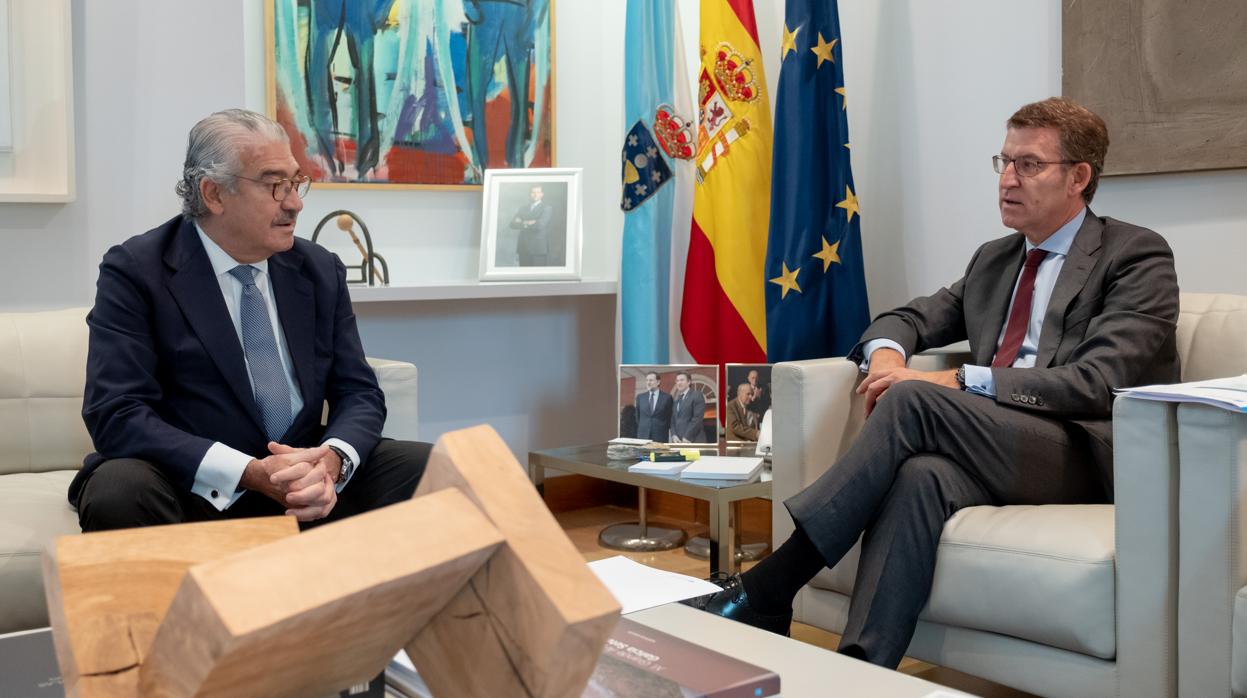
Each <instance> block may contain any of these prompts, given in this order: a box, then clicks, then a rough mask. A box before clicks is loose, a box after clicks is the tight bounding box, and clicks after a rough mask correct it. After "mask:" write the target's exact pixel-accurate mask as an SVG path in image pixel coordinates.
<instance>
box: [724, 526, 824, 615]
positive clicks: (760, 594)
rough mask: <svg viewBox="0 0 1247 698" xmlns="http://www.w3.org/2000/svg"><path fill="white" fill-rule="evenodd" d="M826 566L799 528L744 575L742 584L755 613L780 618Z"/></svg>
mask: <svg viewBox="0 0 1247 698" xmlns="http://www.w3.org/2000/svg"><path fill="white" fill-rule="evenodd" d="M826 566H827V563H826V562H825V561H824V560H823V556H822V555H821V554H820V553H819V552H818V548H815V547H814V543H813V542H812V541H811V540H810V539H809V537H808V536H806V535H805V531H802V530H801V529H800V528H797V530H796V531H794V532H793V534H792V536H790V537H789V538H788V540H786V541H784V544H783V545H781V546H779V547H778V548H776V550H775V552H773V553H771V554H770V555H768V556H766V557H765V558H763V559H762V561H761V562H759V563H758V564H757V565H755V566H754V567H753V568H752V569H750V570H749V571H748V572H745V573H744V574H742V575H741V576H740V581H741V584H743V585H744V587H745V593H746V594H748V595H749V605H750V606H752V607H753V609H754V610H755V611H758V612H759V613H765V614H767V615H779V614H782V613H787V612H789V611H791V610H792V601H793V599H795V598H796V597H797V592H798V591H801V587H803V586H805V585H806V583H807V582H809V581H810V580H811V579H813V578H814V575H816V574H818V572H819V570H821V569H823V568H824V567H826Z"/></svg>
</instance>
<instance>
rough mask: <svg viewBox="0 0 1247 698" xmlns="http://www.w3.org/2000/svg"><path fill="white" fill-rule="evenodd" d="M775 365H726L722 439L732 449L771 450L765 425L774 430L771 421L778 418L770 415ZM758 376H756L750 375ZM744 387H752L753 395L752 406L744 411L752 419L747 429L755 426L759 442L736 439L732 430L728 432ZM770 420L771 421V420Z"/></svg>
mask: <svg viewBox="0 0 1247 698" xmlns="http://www.w3.org/2000/svg"><path fill="white" fill-rule="evenodd" d="M774 367H775V364H767V363H752V364H736V363H728V364H723V388H724V391H723V396H724V399H723V408H722V411H723V415H724V421H723V439H724V442H725V443H727V444H728V445H729V446H743V445H747V444H759V445H760V446H761V445H765V447H766V448H767V449H769V448H770V439H769V437H768V438H765V439H764V438H763V435H762V432H763V431H764V429H763V425H764V424H767V426H768V428H769V427H771V426H773V425H771V424H770V423H769V420H773V419H774V417H775V415H774V413H773V412H772V411H771V409H770V408H771V400H772V399H773V398H772V395H771V371H772V370H773V369H774ZM751 374H756V375H751ZM742 384H749V385H752V386H753V390H752V391H750V395H749V402H748V403H747V406H746V407H745V411H746V412H747V413H748V414H749V415H750V417H751V418H752V422H751V423H749V424H748V426H752V427H753V428H754V429H756V430H757V431H758V432H759V435H758V437H757V438H753V439H748V438H733V434H734V432H733V430H732V429H731V428H729V425H728V424H727V419H728V418H729V417H732V416H733V409H734V406H733V405H732V404H731V403H732V402H733V401H735V400H737V399H739V397H740V396H739V395H737V391H738V389H739V387H740V386H741V385H742ZM768 416H769V420H768Z"/></svg>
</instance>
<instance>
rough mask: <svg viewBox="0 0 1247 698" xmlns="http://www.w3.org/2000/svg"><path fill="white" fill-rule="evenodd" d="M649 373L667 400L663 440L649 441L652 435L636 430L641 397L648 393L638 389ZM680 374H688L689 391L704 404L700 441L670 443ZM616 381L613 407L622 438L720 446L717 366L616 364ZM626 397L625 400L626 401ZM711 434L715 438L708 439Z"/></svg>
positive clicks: (681, 444)
mask: <svg viewBox="0 0 1247 698" xmlns="http://www.w3.org/2000/svg"><path fill="white" fill-rule="evenodd" d="M649 373H654V374H656V375H657V376H658V381H659V383H658V389H659V392H661V393H663V394H665V395H666V396H667V399H668V400H670V404H669V406H668V407H669V409H670V410H671V414H670V415H669V417H670V419H669V420H668V428H667V437H666V438H664V439H662V440H657V439H653V438H651V437H652V436H653V433H651V434H649V435H645V436H642V435H641V434H640V433H639V432H638V431H636V429H635V428H639V426H640V414H639V413H640V411H641V408H640V403H639V402H638V400H640V396H641V395H643V394H644V393H645V392H647V391H643V392H640V393H638V392H636V388H637V386H643V385H645V383H644V380H645V378H646V377H647V375H648V374H649ZM680 373H688V374H690V380H689V383H690V390H697V391H699V393H700V394H701V396H702V398H703V400H704V403H703V407H702V410H703V412H702V418H701V423H702V432H701V433H702V437H703V439H704V440H702V441H694V440H691V439H690V440H685V441H675V440H672V434H671V430H672V429H673V428H674V425H673V421H674V413H675V410H676V396H675V395H674V394H673V393H674V390H675V388H676V386H677V383H676V380H677V375H678V374H680ZM616 379H617V380H616V382H615V390H616V394H615V406H616V409H617V411H618V413H619V419H618V427H619V428H618V432H619V436H620V437H621V438H646V439H649V440H650V441H655V442H657V443H664V444H671V445H679V446H689V447H697V446H700V447H712V446H717V445H718V443H719V410H720V408H721V402H722V398H721V396H722V392H721V391H720V385H719V366H718V364H619V365H618V367H617V370H616ZM625 397H627V398H628V399H627V400H625ZM629 408H631V410H632V417H631V419H633V420H634V422H633V423H632V426H633V427H634V429H633V430H632V431H629V429H628V428H627V427H628V424H629V422H628V420H629V419H630V418H629V416H628V415H629V412H628V409H629ZM710 434H713V435H714V438H713V439H711V438H708V437H709V435H710Z"/></svg>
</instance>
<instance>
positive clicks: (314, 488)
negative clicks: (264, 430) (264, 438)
mask: <svg viewBox="0 0 1247 698" xmlns="http://www.w3.org/2000/svg"><path fill="white" fill-rule="evenodd" d="M268 450H269V453H270V454H271V455H269V456H267V457H265V458H260V459H256V460H252V461H251V462H250V463H248V464H247V469H246V471H244V473H243V482H242V485H243V487H245V488H247V489H249V490H255V491H256V492H260V493H261V494H263V495H265V496H267V497H269V498H271V499H273V500H275V501H277V502H280V503H281V504H282V505H283V506H285V507H286V514H288V515H291V516H294V517H295V518H297V519H298V520H299V521H315V520H316V519H321V518H324V517H326V516H328V515H329V512H331V511H333V507H334V505H335V504H337V503H338V492H337V489H336V488H335V487H334V483H335V481H336V480H337V477H338V472H339V471H340V470H341V468H342V462H341V460H340V459H339V458H338V455H337V454H336V453H334V452H333V451H332V450H331V449H330V448H329V447H328V446H317V447H315V448H294V447H293V446H287V445H285V444H279V443H277V442H275V441H270V442H269V443H268Z"/></svg>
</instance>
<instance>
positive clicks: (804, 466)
mask: <svg viewBox="0 0 1247 698" xmlns="http://www.w3.org/2000/svg"><path fill="white" fill-rule="evenodd" d="M1181 304H1182V310H1181V317H1180V319H1179V326H1178V340H1179V351H1180V353H1181V356H1182V362H1183V366H1184V377H1185V378H1186V379H1187V380H1195V379H1198V378H1208V377H1213V376H1215V375H1226V374H1225V373H1222V372H1220V371H1221V369H1222V368H1223V364H1218V362H1217V361H1215V360H1214V357H1218V356H1222V355H1223V354H1224V353H1225V352H1236V353H1237V357H1236V359H1235V360H1236V361H1238V362H1239V366H1240V368H1239V369H1238V372H1239V373H1241V372H1243V369H1242V368H1241V366H1242V362H1243V359H1242V358H1241V357H1242V356H1243V347H1244V344H1245V340H1244V337H1247V334H1242V333H1240V334H1237V335H1235V334H1234V332H1231V331H1228V330H1227V331H1225V332H1223V331H1222V330H1221V327H1222V325H1223V322H1224V317H1225V313H1226V312H1227V309H1231V308H1232V309H1234V310H1233V312H1239V310H1238V309H1239V308H1247V299H1244V298H1241V297H1234V296H1213V295H1202V294H1183V296H1182V300H1181ZM1236 332H1241V330H1236ZM1232 337H1236V339H1233V338H1232ZM964 360H965V355H964V354H959V353H957V352H956V351H955V350H954V351H952V352H947V351H946V352H942V353H935V354H933V355H926V356H918V357H914V359H913V361H912V362H911V366H914V367H915V368H926V369H938V368H945V367H950V366H956V365H958V364H960V363H962V362H964ZM859 377H860V374H859V372H858V370H857V367H856V366H855V365H853V364H851V363H849V362H848V361H846V360H844V359H821V360H815V361H800V362H791V363H782V364H778V365H777V366H776V367H775V369H774V371H773V374H772V379H771V380H772V385H773V388H774V402H773V409H774V416H775V445H774V456H773V477H774V484H773V487H774V501H775V503H776V506H775V507H774V508H773V517H774V521H773V531H774V540H775V544H776V545H778V544H780V543H782V542H783V541H784V540H785V539H786V538H787V537H788V536H789V535H790V534H791V532H792V520H791V519H790V518H789V516H788V513H787V510H785V509H784V507H783V506H782V505H780V502H782V501H783V500H784V499H785V498H787V497H789V496H792V495H793V494H795V493H796V492H798V491H800V490H801V489H802V488H804V487H805V486H807V485H808V484H809V483H811V482H813V481H814V479H816V478H817V477H818V475H819V474H821V473H822V472H823V471H824V470H825V469H826V468H827V467H829V466H831V465H832V464H833V463H834V462H835V461H836V460H837V458H839V456H840V455H841V454H842V453H843V452H844V451H845V450H846V449H847V447H848V445H849V443H850V442H851V441H852V439H853V438H854V436H855V435H856V433H857V431H858V429H860V428H861V424H862V404H861V400H860V398H858V397H857V396H856V395H855V394H854V393H853V388H854V386H855V385H856V384H857V382H858V380H859ZM1179 411H1180V410H1178V409H1176V408H1175V406H1174V405H1170V404H1166V403H1156V402H1147V401H1142V400H1118V401H1117V402H1116V403H1115V404H1114V408H1113V421H1114V424H1113V430H1114V443H1115V451H1114V479H1115V490H1116V494H1115V496H1116V503H1115V505H1109V504H1105V505H1081V506H1073V505H1048V506H1006V507H971V508H967V509H964V510H962V511H960V512H958V513H957V514H956V515H955V516H953V517H952V518H951V519H949V521H948V522H947V524H946V525H945V527H944V533H943V536H942V538H941V540H940V547H939V553H938V559H937V563H936V570H935V579H934V584H933V587H932V590H931V597H930V600H929V601H928V603H927V606H926V608H925V609H924V611H923V613H922V617H921V620H920V621H919V623H918V627H917V630H916V632H915V635H914V639H913V642H912V643H911V644H910V647H909V650H908V654H909V655H910V656H912V657H916V658H918V659H922V660H924V661H928V662H932V663H934V664H939V665H941V666H947V667H952V668H954V669H958V670H960V671H964V672H966V673H969V674H974V675H976V676H982V677H984V678H987V679H990V680H992V681H995V682H998V683H1001V684H1005V685H1009V686H1013V687H1016V688H1018V689H1021V690H1023V691H1027V692H1030V693H1035V694H1039V695H1046V696H1127V695H1128V696H1172V695H1177V692H1178V686H1179V683H1178V681H1179V676H1180V675H1181V676H1182V678H1183V680H1185V679H1186V663H1185V660H1186V655H1185V653H1184V654H1183V661H1184V663H1183V664H1182V667H1181V671H1179V661H1178V636H1179V633H1178V629H1179V624H1178V607H1179V593H1178V580H1179V555H1178V550H1179V545H1180V542H1179V524H1178V522H1179V458H1178V438H1179V437H1178V429H1179V427H1178V413H1179ZM1227 414H1228V413H1227ZM1231 416H1235V415H1231ZM1243 433H1247V432H1243ZM1239 443H1240V444H1247V441H1240V442H1239ZM1238 453H1239V454H1240V455H1239V458H1240V460H1242V461H1247V448H1240V450H1239V452H1238ZM1240 472H1247V471H1240ZM1184 482H1185V480H1184ZM1224 482H1225V481H1224V480H1222V485H1224ZM1240 487H1241V489H1239V490H1238V492H1239V493H1240V497H1239V498H1238V499H1235V498H1234V497H1228V498H1227V496H1226V492H1225V489H1224V486H1222V488H1221V490H1220V497H1221V499H1222V500H1223V502H1229V501H1233V502H1237V501H1239V499H1241V498H1242V496H1241V493H1247V487H1242V486H1241V485H1240ZM1190 498H1195V495H1192V496H1191V497H1190ZM1187 499H1188V497H1187V496H1186V492H1183V503H1184V508H1183V509H1182V514H1183V515H1184V516H1185V515H1186V514H1187V509H1188V508H1191V509H1198V508H1199V507H1200V506H1201V505H1200V504H1199V503H1197V502H1190V503H1188V502H1187ZM1223 509H1224V507H1223ZM1203 513H1204V514H1207V512H1203ZM1214 518H1215V517H1214ZM1243 526H1245V527H1247V524H1244V525H1243ZM1185 527H1186V521H1185V519H1184V520H1183V528H1182V531H1183V535H1182V538H1181V545H1182V546H1184V547H1182V551H1183V554H1182V556H1181V559H1182V562H1183V568H1182V569H1183V574H1184V575H1186V576H1191V577H1194V576H1195V574H1196V573H1195V571H1193V570H1191V571H1188V570H1187V567H1188V565H1186V563H1187V556H1186V552H1187V549H1186V547H1185V546H1186V545H1187V544H1188V543H1187V535H1186V528H1185ZM1226 527H1227V524H1226V521H1222V531H1223V533H1224V536H1229V535H1230V533H1229V532H1227V531H1225V529H1226ZM1240 533H1247V528H1242V529H1235V530H1234V531H1233V535H1234V537H1235V540H1236V541H1237V542H1238V544H1239V545H1240V546H1241V538H1240V537H1239V536H1240ZM1196 535H1198V534H1196ZM1224 536H1223V538H1224ZM1205 544H1206V543H1205ZM857 557H858V550H857V548H854V550H853V551H851V552H850V553H849V554H848V555H847V556H846V557H845V558H844V560H842V561H841V562H840V564H838V565H837V566H836V567H835V568H834V569H830V570H826V569H825V570H823V572H822V573H820V574H819V575H818V576H817V577H816V578H815V579H814V580H813V581H812V582H811V583H810V584H809V585H808V586H807V587H806V588H805V589H804V590H803V591H802V592H801V594H799V595H798V597H797V601H796V604H795V606H794V619H795V620H798V621H801V622H804V623H808V624H811V625H815V626H818V627H822V628H825V629H828V630H830V631H832V632H836V633H839V632H842V631H843V629H844V624H845V621H846V618H847V613H848V605H849V598H850V594H851V593H852V589H853V578H854V575H855V573H856V568H857ZM1234 564H1235V567H1234V575H1233V576H1234V580H1235V582H1236V586H1233V590H1234V591H1237V590H1238V589H1239V588H1240V587H1243V586H1244V584H1247V557H1244V558H1239V559H1236V560H1235V562H1234ZM1225 576H1227V575H1223V577H1225ZM1184 581H1185V580H1184ZM1220 581H1222V582H1225V583H1223V584H1222V585H1221V587H1224V590H1229V589H1230V586H1231V584H1230V583H1229V582H1228V580H1226V579H1224V578H1223V579H1222V580H1220ZM1221 587H1218V589H1221ZM1224 590H1223V591H1224ZM1201 593H1204V592H1203V591H1199V592H1196V591H1194V590H1192V592H1191V595H1192V596H1199V595H1200V594H1201ZM1221 596H1222V597H1223V598H1222V600H1221V602H1220V608H1219V609H1218V611H1215V612H1214V611H1210V612H1209V614H1210V615H1213V614H1215V613H1216V612H1220V611H1221V610H1224V609H1225V608H1227V607H1228V606H1229V605H1230V604H1231V603H1233V601H1232V598H1231V597H1232V596H1233V592H1232V591H1227V592H1226V593H1222V594H1221ZM1185 598H1186V593H1185V588H1184V595H1183V599H1185ZM1238 599H1239V600H1238V606H1237V608H1238V611H1239V615H1240V616H1241V617H1242V618H1243V621H1242V625H1240V626H1237V627H1236V629H1237V630H1238V631H1239V632H1240V633H1241V634H1242V636H1243V637H1244V639H1245V640H1247V590H1245V591H1244V592H1243V593H1242V594H1241V595H1240V596H1239V597H1238ZM1185 613H1186V606H1185V605H1183V614H1184V619H1183V626H1182V627H1183V628H1186V627H1187V626H1188V625H1190V624H1189V623H1187V622H1186V618H1185ZM1228 618H1229V614H1228V612H1226V614H1225V618H1224V622H1222V623H1221V626H1223V627H1221V629H1222V630H1223V631H1224V632H1223V633H1222V635H1223V641H1222V645H1223V646H1224V647H1223V649H1225V652H1226V653H1227V659H1226V661H1225V662H1223V663H1224V665H1225V667H1224V668H1225V671H1224V672H1223V673H1222V674H1221V676H1222V677H1223V680H1228V677H1229V663H1228V637H1229V620H1228ZM1192 632H1193V631H1192ZM1244 644H1247V643H1240V645H1238V647H1242V648H1243V649H1242V653H1243V657H1244V658H1243V659H1241V660H1239V661H1238V662H1237V663H1236V664H1235V670H1236V671H1240V670H1241V676H1242V677H1243V685H1244V686H1247V647H1244ZM1183 695H1187V692H1186V691H1183ZM1189 695H1214V694H1208V693H1202V692H1194V693H1190V694H1189Z"/></svg>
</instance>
